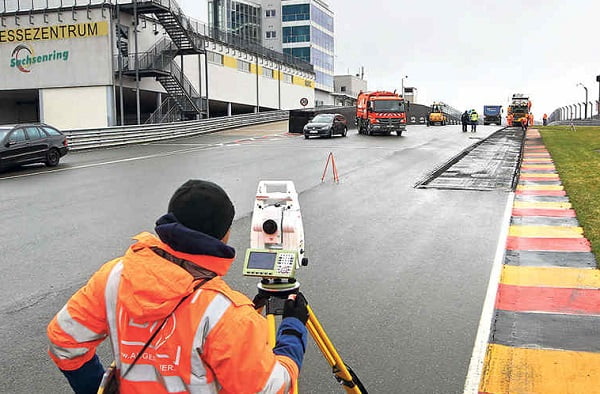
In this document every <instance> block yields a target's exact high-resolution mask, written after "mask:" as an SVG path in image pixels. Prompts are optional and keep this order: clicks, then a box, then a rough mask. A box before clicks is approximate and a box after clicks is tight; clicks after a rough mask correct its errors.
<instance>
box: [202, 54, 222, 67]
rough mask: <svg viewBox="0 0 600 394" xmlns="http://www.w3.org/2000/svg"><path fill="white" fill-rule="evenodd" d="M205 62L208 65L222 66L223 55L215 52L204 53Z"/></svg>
mask: <svg viewBox="0 0 600 394" xmlns="http://www.w3.org/2000/svg"><path fill="white" fill-rule="evenodd" d="M206 60H208V61H209V62H210V63H214V64H220V65H223V55H221V54H220V53H215V52H206Z"/></svg>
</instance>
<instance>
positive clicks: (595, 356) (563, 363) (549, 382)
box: [479, 333, 600, 394]
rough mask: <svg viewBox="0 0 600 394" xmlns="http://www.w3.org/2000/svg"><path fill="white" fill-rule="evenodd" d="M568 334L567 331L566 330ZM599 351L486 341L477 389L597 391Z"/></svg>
mask: <svg viewBox="0 0 600 394" xmlns="http://www.w3.org/2000/svg"><path fill="white" fill-rule="evenodd" d="M566 334H567V335H568V333H566ZM598 382H600V353H586V352H573V351H564V350H546V349H523V348H515V347H510V346H504V345H496V344H490V345H488V349H487V353H486V356H485V365H484V369H483V374H482V378H481V384H480V386H479V391H480V392H484V393H495V394H499V393H544V394H550V393H556V394H576V393H587V394H592V393H600V385H599V384H598Z"/></svg>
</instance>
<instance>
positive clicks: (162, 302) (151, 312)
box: [47, 180, 308, 394]
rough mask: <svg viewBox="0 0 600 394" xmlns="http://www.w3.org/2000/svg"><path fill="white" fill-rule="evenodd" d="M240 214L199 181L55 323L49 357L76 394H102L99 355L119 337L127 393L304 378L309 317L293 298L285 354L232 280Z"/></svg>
mask: <svg viewBox="0 0 600 394" xmlns="http://www.w3.org/2000/svg"><path fill="white" fill-rule="evenodd" d="M233 217H234V207H233V204H232V203H231V201H230V199H229V197H228V196H227V194H226V193H225V191H224V190H223V189H222V188H220V187H219V186H217V185H216V184H214V183H211V182H207V181H199V180H190V181H188V182H186V183H185V184H184V185H182V186H181V187H180V188H179V189H177V191H176V192H175V194H174V195H173V197H172V198H171V200H170V202H169V207H168V213H167V214H166V215H164V216H162V217H161V218H159V219H158V221H157V222H156V227H155V231H156V233H157V234H158V237H157V236H155V235H152V234H150V233H141V234H139V235H137V236H136V237H135V240H136V241H137V242H135V243H134V244H133V245H132V246H131V247H130V248H129V249H128V250H127V252H126V253H125V255H124V256H122V257H119V258H117V259H114V260H112V261H110V262H108V263H106V264H104V265H103V266H102V267H101V268H100V269H99V270H98V271H97V272H96V273H95V274H94V275H93V276H92V278H91V279H90V280H89V281H88V283H87V284H86V285H85V286H84V287H83V288H81V289H80V290H79V291H77V292H76V293H75V294H74V295H73V296H72V297H71V299H69V301H68V302H67V304H66V305H65V306H64V307H63V308H62V309H61V310H60V312H58V314H57V315H56V316H55V317H54V319H52V321H51V322H50V324H49V325H48V330H47V333H48V338H49V340H50V347H49V354H50V357H51V358H52V360H53V361H54V362H55V363H56V365H57V366H58V367H59V368H60V370H61V371H62V372H63V374H64V375H65V376H66V377H67V379H68V381H69V383H70V385H71V387H72V388H73V390H74V391H75V392H76V393H96V391H97V390H98V386H99V384H100V380H101V378H102V375H103V372H104V369H103V367H102V365H101V364H100V361H99V359H98V356H97V355H96V347H97V346H98V345H99V344H100V343H101V342H102V341H103V340H105V339H106V338H108V337H110V340H111V344H112V350H113V355H114V356H115V357H116V358H115V362H116V365H117V368H118V370H119V372H120V378H119V384H120V393H124V394H127V393H167V392H168V393H188V392H190V393H217V392H219V393H257V392H265V393H284V392H291V391H292V388H293V386H294V385H295V381H296V379H297V378H298V373H299V369H300V367H301V365H302V359H303V357H304V350H305V348H306V337H307V332H306V328H305V324H306V321H307V319H308V311H307V307H306V302H305V300H304V298H303V297H301V295H299V296H298V297H297V298H296V299H295V300H286V301H285V305H284V312H283V320H282V322H281V324H280V326H279V330H278V334H277V341H276V342H277V343H276V346H275V348H270V347H269V346H268V344H267V337H268V325H267V321H266V319H265V318H264V317H263V316H262V315H260V314H259V313H258V312H256V310H255V309H254V305H253V304H252V302H251V301H250V300H249V299H248V298H247V297H246V296H244V295H242V294H241V293H238V292H236V291H234V290H232V289H231V288H229V286H228V285H227V284H226V283H225V281H224V280H223V279H222V276H223V275H225V273H226V272H227V271H228V269H229V267H230V265H231V263H232V262H233V259H234V257H235V250H234V249H233V248H232V247H230V246H228V245H227V241H228V239H229V234H230V226H231V223H232V221H233Z"/></svg>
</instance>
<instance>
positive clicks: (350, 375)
mask: <svg viewBox="0 0 600 394" xmlns="http://www.w3.org/2000/svg"><path fill="white" fill-rule="evenodd" d="M297 292H298V287H296V288H295V289H293V290H290V291H269V290H265V289H262V288H260V287H259V293H260V295H261V296H263V297H264V298H266V304H265V307H266V311H265V313H266V318H267V322H268V323H269V345H270V346H271V347H275V337H276V333H277V322H276V320H275V317H276V316H277V315H282V314H283V305H284V302H285V300H286V299H287V297H288V296H289V295H290V294H294V293H297ZM267 297H268V298H267ZM306 308H307V309H308V321H307V322H306V328H307V329H308V332H309V333H310V335H311V336H312V338H313V340H314V341H315V343H316V344H317V346H318V348H319V350H320V351H321V353H322V354H323V357H325V359H326V360H327V362H328V363H329V366H330V367H331V368H332V372H333V375H334V377H335V379H336V380H337V381H338V382H339V383H340V384H341V385H342V387H343V388H344V390H346V392H347V393H355V394H367V390H366V389H365V387H364V386H363V384H362V382H361V381H360V379H358V376H356V374H355V373H354V371H352V369H351V368H350V367H348V366H347V365H346V364H345V363H344V361H343V360H342V358H341V357H340V355H339V353H338V352H337V350H336V349H335V347H334V346H333V343H331V340H330V339H329V337H328V336H327V334H326V333H325V330H324V329H323V326H322V325H321V323H320V322H319V320H318V319H317V317H316V316H315V313H314V312H313V310H312V308H311V307H310V305H307V306H306ZM263 309H265V308H262V307H261V308H259V309H258V310H259V312H262V311H263ZM295 388H296V389H295V393H296V394H297V392H298V385H297V384H296V385H295Z"/></svg>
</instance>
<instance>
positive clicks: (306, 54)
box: [283, 47, 310, 63]
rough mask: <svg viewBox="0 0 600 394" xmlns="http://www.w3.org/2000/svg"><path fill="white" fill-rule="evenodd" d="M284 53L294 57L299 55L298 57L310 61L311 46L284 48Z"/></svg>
mask: <svg viewBox="0 0 600 394" xmlns="http://www.w3.org/2000/svg"><path fill="white" fill-rule="evenodd" d="M283 53H285V54H288V55H292V56H293V57H297V58H298V59H301V60H304V61H305V62H307V63H310V48H309V47H300V48H283Z"/></svg>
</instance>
